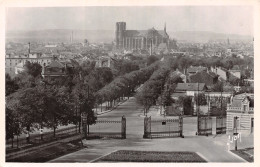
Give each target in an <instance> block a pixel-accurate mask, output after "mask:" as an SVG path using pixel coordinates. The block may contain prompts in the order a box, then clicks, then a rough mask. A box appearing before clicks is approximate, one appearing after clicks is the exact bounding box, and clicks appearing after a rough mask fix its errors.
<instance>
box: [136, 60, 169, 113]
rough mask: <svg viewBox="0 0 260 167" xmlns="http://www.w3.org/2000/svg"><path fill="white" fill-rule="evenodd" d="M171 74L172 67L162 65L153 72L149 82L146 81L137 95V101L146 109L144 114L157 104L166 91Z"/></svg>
mask: <svg viewBox="0 0 260 167" xmlns="http://www.w3.org/2000/svg"><path fill="white" fill-rule="evenodd" d="M169 73H170V67H169V66H167V64H166V63H162V64H161V66H160V68H158V69H157V70H156V71H154V72H153V74H152V75H151V77H150V78H149V80H148V81H146V82H145V83H144V85H143V87H142V89H141V91H139V92H138V93H137V94H136V96H135V97H136V100H137V102H138V103H139V104H141V105H142V106H143V107H144V114H145V113H147V112H148V110H149V108H150V107H151V106H152V105H154V104H155V103H156V100H157V98H158V97H159V96H160V95H161V94H162V92H163V91H164V85H165V82H166V79H167V77H168V75H169Z"/></svg>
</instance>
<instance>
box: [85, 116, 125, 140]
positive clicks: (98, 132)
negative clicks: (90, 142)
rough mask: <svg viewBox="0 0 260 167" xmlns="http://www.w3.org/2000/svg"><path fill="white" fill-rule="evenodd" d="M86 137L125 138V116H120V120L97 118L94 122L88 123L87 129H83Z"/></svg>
mask: <svg viewBox="0 0 260 167" xmlns="http://www.w3.org/2000/svg"><path fill="white" fill-rule="evenodd" d="M83 130H84V131H85V134H86V138H88V139H90V138H104V137H105V138H117V139H125V138H126V118H125V117H122V119H121V120H108V119H99V120H96V123H95V124H93V125H89V129H88V130H87V128H84V129H83Z"/></svg>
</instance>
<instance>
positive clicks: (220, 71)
mask: <svg viewBox="0 0 260 167" xmlns="http://www.w3.org/2000/svg"><path fill="white" fill-rule="evenodd" d="M211 72H214V73H215V74H217V75H218V76H219V80H223V81H228V79H229V77H228V76H229V74H228V70H227V69H225V68H223V67H211Z"/></svg>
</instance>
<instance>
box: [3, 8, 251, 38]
mask: <svg viewBox="0 0 260 167" xmlns="http://www.w3.org/2000/svg"><path fill="white" fill-rule="evenodd" d="M144 11H145V12H144ZM18 17H19V18H23V19H19V18H18ZM64 18H65V19H64ZM104 18H109V19H104ZM149 18H153V19H149ZM180 18H181V19H180ZM144 20H145V21H144ZM172 20H173V21H172ZM216 20H220V22H216ZM118 21H124V22H127V23H128V26H127V29H140V30H141V29H143V30H145V29H149V28H152V27H154V28H155V29H158V30H162V29H163V27H164V24H165V23H166V25H167V31H210V32H215V33H226V34H238V35H250V36H253V31H254V30H253V22H254V20H253V7H250V6H174V7H158V6H157V7H51V8H8V9H7V10H6V31H16V30H25V31H27V30H44V29H82V30H95V29H96V30H97V29H98V30H115V22H118Z"/></svg>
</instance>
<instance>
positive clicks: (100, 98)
mask: <svg viewBox="0 0 260 167" xmlns="http://www.w3.org/2000/svg"><path fill="white" fill-rule="evenodd" d="M159 64H160V62H155V63H153V64H152V65H150V66H148V67H146V68H142V69H140V70H136V71H132V72H130V73H127V74H125V75H123V76H119V77H117V78H115V79H114V80H113V81H112V82H111V83H109V84H108V85H106V86H104V87H103V88H102V89H100V90H99V91H98V92H97V93H96V98H97V103H98V104H102V103H103V102H105V101H107V102H109V106H110V107H112V105H113V104H115V102H116V100H118V99H120V98H121V97H124V96H129V95H130V94H131V93H133V92H134V89H135V88H137V87H138V86H140V85H141V84H143V83H144V82H145V81H146V80H148V79H149V77H150V76H151V75H152V73H153V72H154V71H155V70H156V69H157V68H158V66H159Z"/></svg>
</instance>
